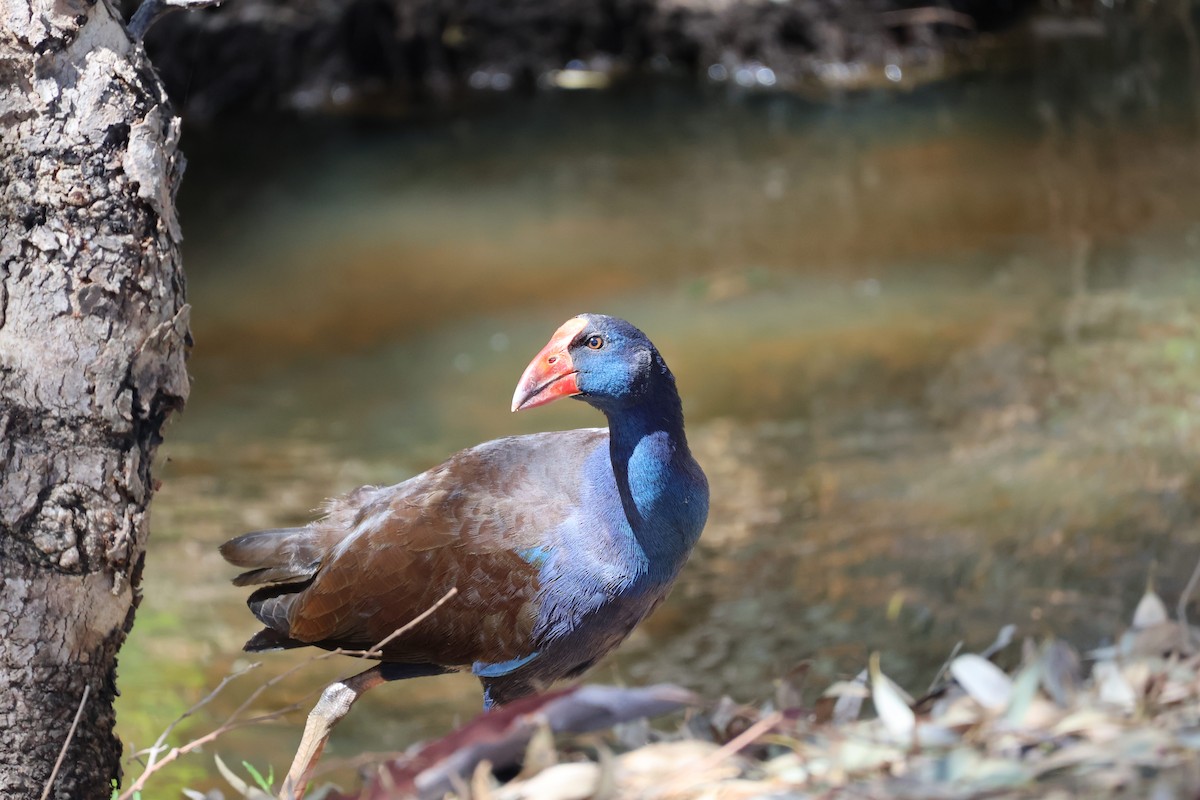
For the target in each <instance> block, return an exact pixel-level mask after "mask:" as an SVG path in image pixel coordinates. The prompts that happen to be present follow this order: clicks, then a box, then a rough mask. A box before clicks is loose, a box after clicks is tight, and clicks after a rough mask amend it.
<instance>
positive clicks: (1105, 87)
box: [118, 0, 1200, 796]
mask: <svg viewBox="0 0 1200 800" xmlns="http://www.w3.org/2000/svg"><path fill="white" fill-rule="evenodd" d="M1196 11H1197V9H1196V8H1195V7H1194V6H1193V4H1192V3H1191V2H1186V1H1181V2H1156V3H1155V2H1135V1H1134V0H1102V1H1098V2H1095V3H1089V2H1083V3H1069V2H1045V3H1037V2H1032V1H1030V2H1016V0H1013V1H1012V2H1008V3H1003V2H988V3H983V2H975V3H972V2H950V3H928V4H927V5H922V4H920V3H911V2H890V1H889V0H878V1H877V2H869V1H868V0H857V1H855V0H822V1H821V2H811V1H807V0H780V1H779V2H759V1H758V0H612V2H605V3H593V2H584V1H583V0H523V1H522V2H517V3H505V4H500V3H491V2H483V1H482V0H480V1H479V2H471V0H442V1H441V2H435V1H434V0H422V2H403V1H402V0H374V1H373V2H363V1H359V2H350V3H340V2H333V0H328V1H326V0H306V1H305V2H300V3H295V2H292V3H283V2H264V1H263V0H238V1H236V2H234V1H231V2H229V3H228V4H227V5H226V6H225V7H223V8H219V9H214V10H210V11H204V12H199V13H193V14H177V15H174V16H171V17H168V18H166V19H164V20H163V21H162V22H160V23H159V24H158V25H157V26H156V27H155V28H154V29H153V30H152V31H151V33H150V35H149V36H148V39H147V46H148V47H149V48H150V50H151V52H152V54H153V58H154V60H155V62H156V64H157V65H158V68H159V69H160V70H161V71H162V73H163V75H164V77H165V80H166V81H167V84H168V88H169V91H170V92H171V94H172V97H173V100H174V102H175V103H176V106H177V109H178V110H179V111H180V112H181V113H182V114H183V116H184V130H185V134H184V140H183V148H184V150H185V152H186V154H187V157H188V160H189V166H188V171H187V175H186V178H185V180H184V184H183V189H182V191H181V193H180V196H179V205H180V212H181V213H180V216H181V220H182V223H183V227H184V234H185V244H184V258H185V266H186V269H187V272H188V278H189V290H190V292H189V294H190V301H191V303H192V306H193V316H192V320H193V331H194V335H195V341H196V346H195V350H194V352H193V354H192V358H191V362H190V371H191V373H192V375H193V387H192V396H191V399H190V400H189V403H188V407H187V410H186V412H185V413H184V414H183V415H182V416H181V417H180V418H179V419H177V420H176V421H175V423H174V425H173V426H172V428H171V429H170V431H169V433H168V436H167V440H166V442H165V444H164V445H163V446H162V448H161V451H160V452H161V463H160V465H159V467H158V477H159V478H160V479H161V480H162V489H161V491H160V492H159V494H158V495H157V497H156V499H155V503H154V515H153V535H152V538H151V542H150V550H149V555H148V559H147V569H146V573H145V581H144V590H145V598H144V600H143V602H142V604H141V607H140V609H139V611H138V617H137V625H136V627H135V628H134V630H133V633H132V635H131V637H130V640H129V643H128V644H127V645H126V647H125V649H124V650H123V651H122V654H121V659H120V667H119V676H120V685H121V688H122V697H121V699H120V702H119V705H118V712H119V728H120V731H119V732H120V734H121V736H122V737H123V739H124V740H125V741H126V742H127V744H128V745H129V746H130V747H131V749H132V748H141V747H146V746H148V745H150V744H151V743H152V742H153V740H154V739H155V738H156V737H157V736H158V734H159V733H160V732H161V731H162V730H163V728H164V727H165V726H166V725H167V724H168V723H169V722H171V720H173V719H174V718H175V717H176V716H178V715H179V714H180V713H181V712H183V711H184V710H185V709H186V708H187V707H189V706H190V705H192V704H193V703H195V702H196V701H197V700H199V699H200V698H202V697H203V696H204V695H206V694H207V693H208V692H209V691H210V690H211V689H212V688H214V687H215V686H216V685H217V684H218V683H219V682H220V680H221V678H222V677H223V676H225V675H226V674H228V673H229V672H230V671H232V670H235V669H239V668H241V667H244V666H245V665H246V664H248V663H250V660H249V659H248V658H247V656H246V654H243V653H241V652H240V648H241V645H242V643H243V642H244V640H245V639H246V638H247V637H248V636H249V635H250V634H251V633H252V632H253V631H254V630H255V629H256V628H257V624H256V623H255V622H254V620H253V619H252V618H251V616H250V614H249V613H248V612H247V611H246V609H245V606H244V599H245V594H246V591H245V590H242V589H236V588H234V587H232V586H230V585H229V579H230V578H231V577H232V576H233V574H234V573H235V570H234V569H233V568H231V567H229V566H227V565H226V564H225V563H224V562H223V561H222V560H221V558H220V556H219V555H218V553H217V551H216V546H217V545H218V544H219V543H220V542H222V541H224V540H225V539H227V538H229V537H231V536H234V535H237V534H239V533H242V532H244V531H247V530H252V529H257V528H263V527H276V526H285V525H294V524H302V523H304V522H305V521H307V520H309V519H311V517H312V515H313V509H315V508H316V507H317V506H318V505H320V503H321V502H322V500H323V499H324V498H326V497H328V496H330V495H333V494H337V493H340V492H343V491H346V490H348V489H351V488H353V487H355V486H358V485H360V484H363V483H394V482H397V481H400V480H403V479H405V478H407V477H409V476H411V475H414V474H416V473H418V472H420V471H422V470H424V469H426V468H428V467H429V466H432V465H434V464H436V463H438V462H440V461H441V460H442V459H444V458H445V457H446V456H447V455H449V454H450V453H451V452H453V451H455V450H457V449H459V448H462V447H466V446H470V445H472V444H475V443H477V442H479V441H482V440H485V439H489V438H495V437H498V436H503V435H508V434H513V433H522V432H531V431H538V430H548V429H553V428H565V427H576V426H590V425H595V424H599V422H600V418H599V417H598V415H597V414H596V413H595V412H593V411H592V410H590V409H589V408H587V407H586V406H584V405H583V404H572V403H560V404H555V405H554V406H551V407H549V408H546V409H539V410H537V411H535V412H531V413H525V414H519V415H512V414H510V413H509V411H508V403H509V398H510V397H511V394H512V391H513V387H514V385H515V383H516V380H517V378H518V376H519V375H520V373H521V370H522V369H523V368H524V366H525V364H526V363H527V362H528V360H529V359H530V358H531V357H532V356H533V354H534V353H536V352H537V350H538V349H539V348H540V347H541V345H542V344H544V342H545V341H546V339H547V338H548V337H549V335H550V334H551V333H552V332H553V331H554V329H555V328H556V327H557V326H558V325H559V324H560V323H561V322H562V321H563V320H565V319H566V318H567V317H569V316H572V315H574V314H576V313H579V312H583V311H594V312H603V313H608V314H615V315H619V316H623V317H626V318H628V319H630V320H631V321H633V322H634V323H635V324H637V325H638V326H639V327H641V328H643V329H644V330H645V331H646V332H647V333H648V334H649V335H650V337H651V338H652V339H653V340H654V341H655V343H656V344H657V345H658V346H659V348H660V349H661V351H662V352H663V354H664V356H665V357H666V359H667V360H668V362H669V363H670V364H671V366H672V368H673V370H674V371H675V373H676V375H677V376H678V379H679V384H680V388H681V392H682V395H683V400H684V407H685V412H686V415H687V422H688V432H689V438H690V440H691V442H692V446H693V449H694V450H695V452H696V455H697V457H698V458H699V460H700V461H701V463H702V464H703V466H704V468H705V470H706V471H707V473H708V475H709V479H710V482H711V484H712V490H713V496H712V512H711V515H710V522H709V525H708V528H707V530H706V532H705V535H704V538H703V539H702V541H701V544H700V546H699V551H698V552H697V553H696V555H695V557H694V558H693V560H692V562H691V563H690V564H689V566H688V568H687V569H686V571H685V573H684V575H683V577H682V578H681V580H680V582H679V584H678V585H677V587H676V589H675V591H674V593H673V594H672V596H671V598H670V600H669V601H668V602H667V603H666V604H665V605H664V606H663V607H662V608H661V609H660V610H659V611H658V612H657V613H656V614H655V615H654V617H653V618H652V619H651V620H649V621H648V622H647V623H646V624H645V625H644V626H643V627H642V628H640V629H639V631H638V632H637V633H635V635H634V636H633V637H632V638H631V640H630V641H629V642H628V643H627V644H626V645H625V646H624V647H623V648H622V649H621V650H620V652H619V653H618V654H617V655H616V656H615V657H614V658H611V659H609V660H607V661H606V662H604V663H603V664H602V665H601V666H599V667H597V668H596V669H595V670H594V671H593V672H592V673H591V680H595V681H603V682H618V683H629V684H646V683H650V682H655V681H672V682H676V683H680V684H683V685H686V686H689V687H692V688H695V689H697V690H699V691H701V692H703V693H704V694H705V695H706V696H709V697H717V696H720V695H722V694H728V695H730V696H732V697H734V698H736V699H738V700H741V701H747V702H757V701H761V700H763V699H764V698H768V697H770V696H771V695H772V693H773V692H774V685H773V681H775V680H776V679H777V678H779V677H781V676H784V675H786V674H788V673H789V672H790V671H791V670H793V668H795V667H796V666H797V665H798V664H801V663H804V662H807V663H808V665H809V678H808V687H809V690H810V691H811V692H812V693H816V692H819V691H820V690H821V689H823V688H824V687H825V686H827V685H828V684H829V683H830V682H831V681H833V680H835V679H838V678H842V677H846V676H852V675H854V674H856V673H857V672H858V671H859V670H860V669H862V668H863V667H864V665H865V662H866V658H867V654H868V653H869V652H870V651H872V650H880V651H882V652H883V654H884V655H883V663H884V667H885V669H886V670H887V671H888V674H889V675H891V676H892V677H894V678H896V679H897V680H898V681H899V682H900V683H902V684H906V685H908V686H910V688H911V687H914V686H915V687H919V686H922V685H925V684H926V683H927V682H928V681H929V680H930V679H931V678H932V677H933V673H934V671H935V670H936V669H937V667H938V666H939V665H940V664H941V663H942V661H943V660H944V659H945V657H946V656H947V654H948V653H949V652H950V651H951V649H952V648H953V647H954V646H955V645H956V643H958V642H962V643H963V646H964V647H966V648H967V649H980V648H982V647H984V646H986V644H987V643H988V642H990V641H991V640H992V638H993V637H994V636H995V633H996V631H997V630H998V629H999V628H1000V627H1001V626H1002V625H1005V624H1007V623H1015V624H1016V625H1017V626H1018V628H1019V631H1020V633H1021V634H1023V635H1028V636H1034V637H1041V636H1046V635H1051V634H1053V635H1057V636H1061V637H1064V638H1066V639H1068V640H1069V641H1071V642H1072V643H1073V644H1075V645H1076V646H1078V647H1080V648H1083V649H1087V648H1089V647H1093V646H1097V645H1101V644H1103V643H1104V639H1105V637H1106V636H1110V635H1111V633H1112V631H1114V630H1117V629H1119V627H1120V624H1121V620H1125V619H1127V618H1128V617H1129V615H1130V613H1131V611H1132V608H1133V606H1134V605H1135V603H1136V601H1137V598H1138V596H1139V595H1140V594H1141V592H1142V590H1143V588H1144V587H1145V585H1146V580H1147V575H1148V574H1150V573H1152V572H1155V566H1154V565H1156V564H1157V570H1156V572H1155V574H1156V580H1157V585H1158V588H1159V590H1160V592H1161V593H1162V594H1163V595H1164V596H1165V597H1167V598H1168V601H1173V599H1174V598H1175V597H1176V596H1177V595H1178V593H1179V592H1180V590H1181V589H1182V587H1183V585H1184V583H1185V582H1186V581H1187V578H1188V575H1189V574H1190V572H1191V567H1192V565H1193V564H1194V563H1195V561H1196V558H1197V556H1200V536H1198V535H1197V513H1198V511H1200V468H1198V467H1197V461H1196V457H1195V456H1196V453H1197V449H1198V446H1200V415H1198V412H1200V265H1198V256H1200V158H1198V156H1200V138H1198V134H1200V50H1198V49H1197V37H1196V32H1195V30H1196V29H1195V27H1194V23H1195V18H1196ZM308 656H309V654H308V653H305V652H290V653H275V654H265V655H262V656H259V657H256V658H255V659H254V660H256V661H261V662H262V664H263V666H262V667H260V668H259V669H258V670H256V671H255V672H254V673H253V674H252V675H249V676H246V677H244V678H241V679H240V680H239V681H238V682H236V683H234V684H233V685H232V686H231V687H229V688H228V689H227V690H226V691H225V692H223V693H222V694H221V695H220V696H219V697H218V698H217V699H216V700H214V701H213V702H212V703H210V704H208V705H207V706H205V707H204V708H203V709H201V710H200V711H199V712H198V713H197V714H196V715H195V716H194V717H192V718H190V719H189V720H188V721H186V722H185V723H184V724H183V726H181V728H180V730H179V732H178V733H177V734H176V736H175V738H177V739H179V740H180V741H183V740H186V738H188V737H189V736H191V735H199V734H201V733H205V732H207V731H208V730H210V729H212V728H213V727H215V726H216V725H217V724H219V723H220V722H221V721H223V720H224V719H225V718H226V717H227V716H228V714H229V713H230V712H231V711H232V710H233V709H234V708H235V707H236V706H237V704H238V703H240V702H241V701H242V699H244V698H245V697H246V696H247V695H248V694H249V693H250V692H251V691H252V690H253V689H254V688H255V687H256V686H258V685H259V684H261V682H262V681H263V680H265V679H266V678H268V677H269V676H271V675H277V674H279V673H281V672H283V671H284V670H286V669H288V668H289V667H291V666H293V665H295V664H297V663H299V662H300V661H303V660H305V659H306V658H308ZM358 667H359V665H357V664H355V663H351V662H350V661H348V660H346V659H335V660H328V661H324V662H322V663H319V664H313V665H311V666H309V667H307V668H305V669H304V670H303V671H301V672H299V673H298V674H296V675H293V676H291V677H289V678H288V679H287V680H285V681H282V682H281V683H280V684H279V685H277V686H275V687H273V688H272V690H271V691H270V692H268V693H267V694H266V695H265V696H264V697H263V698H262V699H261V700H260V701H259V702H257V703H256V705H255V707H256V708H258V709H260V710H264V711H265V710H270V709H272V708H278V707H282V706H285V705H287V704H289V703H292V702H297V701H299V702H302V703H303V704H305V705H306V706H307V704H308V703H310V702H311V701H312V700H313V699H314V696H313V693H314V692H316V691H319V689H320V688H321V687H322V686H323V685H324V684H325V683H326V682H327V681H328V680H331V679H333V678H335V677H338V676H341V675H346V674H350V673H352V672H355V671H357V670H358ZM479 707H480V696H479V689H478V684H477V683H476V682H475V680H474V679H472V678H469V677H461V676H455V677H443V678H433V679H424V680H419V681H411V682H407V683H402V684H395V685H391V686H388V687H386V688H383V689H380V690H378V691H377V692H373V693H371V696H370V697H369V698H368V699H367V700H366V701H364V702H363V703H362V704H360V705H359V706H358V707H356V709H355V711H354V713H353V714H351V715H350V716H349V718H348V719H347V720H346V722H345V723H344V724H343V725H342V726H341V727H339V728H338V730H337V732H336V733H335V734H334V737H333V739H332V742H331V746H330V750H329V752H328V756H330V757H331V758H328V759H327V760H328V761H330V762H336V760H337V759H338V758H339V757H343V758H345V757H350V756H356V755H358V754H361V753H363V752H364V751H392V750H399V749H403V748H405V747H407V746H408V745H410V744H412V743H413V742H415V741H417V740H420V739H423V738H428V737H431V736H435V735H438V734H439V733H442V732H444V731H445V730H447V729H448V728H449V727H450V726H451V725H453V724H454V723H455V722H456V721H461V720H465V719H467V718H469V717H470V716H473V715H474V714H475V713H477V711H478V710H479ZM304 713H305V712H298V713H295V714H293V715H291V716H290V717H289V718H288V719H287V720H286V721H282V722H280V723H277V724H274V725H269V726H259V727H254V728H249V729H244V730H240V731H236V732H234V733H232V734H230V735H229V736H228V737H226V738H223V739H222V740H220V741H219V742H218V743H217V744H216V746H215V748H210V752H211V750H212V749H215V751H216V752H218V753H226V754H235V755H234V756H231V759H230V760H232V761H237V760H239V759H241V758H245V759H247V760H249V761H251V762H252V763H254V764H255V765H256V766H257V767H259V768H260V769H261V770H262V771H263V772H264V773H265V772H266V768H267V765H272V766H273V767H274V768H275V770H276V772H277V773H280V772H282V771H283V770H285V769H286V767H287V765H288V763H289V762H290V759H291V754H292V751H293V749H294V747H295V744H296V742H297V741H298V739H299V734H300V726H301V724H302V721H303V717H304ZM211 763H212V762H211V759H210V758H209V756H207V755H201V756H192V757H188V758H186V759H183V760H182V761H181V762H180V763H179V764H178V765H177V766H176V767H174V768H173V769H172V770H171V771H170V773H168V774H164V775H160V776H159V777H157V778H156V779H155V784H154V785H155V786H156V787H157V789H156V792H155V796H172V791H173V787H175V786H182V785H188V786H192V787H194V788H204V787H206V786H209V785H214V783H213V781H214V777H213V775H214V770H213V768H212V766H211ZM135 771H136V770H135ZM347 774H348V772H347V769H346V768H345V767H343V769H342V770H341V772H335V775H334V777H339V776H341V777H345V776H346V775H347ZM160 793H161V795H160Z"/></svg>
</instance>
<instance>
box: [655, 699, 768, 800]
mask: <svg viewBox="0 0 1200 800" xmlns="http://www.w3.org/2000/svg"><path fill="white" fill-rule="evenodd" d="M782 721H783V712H782V711H774V712H772V713H770V714H768V715H767V716H765V717H763V718H762V719H760V720H759V721H758V722H756V723H754V724H753V725H751V726H750V727H749V728H746V730H744V731H742V732H741V733H739V734H738V735H737V736H735V737H733V738H732V739H730V740H729V741H728V742H726V743H725V744H724V745H722V746H721V749H719V750H717V751H716V752H714V753H712V754H711V755H709V756H708V757H707V758H705V759H704V760H703V761H701V762H699V763H689V764H687V765H686V770H687V774H686V775H685V774H682V773H683V770H682V769H681V770H680V773H681V774H679V775H678V776H676V778H675V779H674V780H672V781H668V782H667V784H666V786H664V787H663V788H662V790H661V791H659V792H657V793H656V794H658V795H669V794H671V793H672V792H676V791H680V790H681V789H682V788H683V787H685V786H688V785H689V784H690V783H692V782H695V781H696V780H703V776H704V774H705V773H706V772H708V771H709V770H711V769H712V768H713V767H715V766H717V765H718V764H720V763H721V762H722V761H724V760H725V759H727V758H731V757H733V756H735V755H737V754H738V753H739V752H741V751H742V750H745V749H746V748H747V747H749V746H750V745H751V744H753V742H754V740H755V739H758V738H760V737H761V736H763V735H765V734H766V733H768V732H769V731H770V730H771V729H772V728H774V727H775V726H776V725H778V724H779V723H780V722H782Z"/></svg>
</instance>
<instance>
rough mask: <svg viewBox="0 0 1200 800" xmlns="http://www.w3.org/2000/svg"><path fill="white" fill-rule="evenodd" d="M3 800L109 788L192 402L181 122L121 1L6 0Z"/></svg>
mask: <svg viewBox="0 0 1200 800" xmlns="http://www.w3.org/2000/svg"><path fill="white" fill-rule="evenodd" d="M0 127H2V131H0V132H2V133H3V136H2V137H0V796H2V797H4V798H38V797H40V796H41V792H42V789H43V787H44V785H45V783H46V781H47V779H48V778H49V776H50V774H51V770H52V768H53V765H54V762H55V760H56V758H57V757H58V754H59V751H60V749H61V748H62V746H63V744H64V742H66V741H67V737H68V729H69V728H70V727H71V721H72V719H73V718H74V716H75V712H76V709H77V708H78V707H79V704H80V699H81V697H82V695H83V691H84V687H89V688H90V697H89V698H88V701H87V703H86V706H85V707H84V708H83V711H82V716H81V718H80V721H79V726H78V729H77V730H76V731H75V732H74V735H73V738H71V740H70V747H69V749H68V750H67V752H66V758H65V761H64V763H63V766H62V769H61V770H60V772H59V774H58V777H57V779H56V781H55V784H54V791H53V793H52V796H53V797H56V798H96V799H97V800H105V798H108V797H109V796H110V794H111V791H112V787H111V785H110V783H111V781H112V779H114V778H117V777H119V775H120V756H121V743H120V742H119V741H118V739H117V738H116V736H115V735H114V733H113V723H114V716H113V707H112V703H113V698H114V697H115V695H116V685H115V679H116V656H117V650H118V649H119V648H120V646H121V644H122V642H123V641H124V640H125V635H126V633H127V631H128V630H129V627H130V625H131V624H132V622H133V612H134V609H135V608H136V606H137V603H138V599H139V591H138V584H139V580H140V577H141V569H142V563H143V557H144V550H145V544H146V536H147V531H148V518H147V506H148V504H149V502H150V497H151V495H152V494H153V491H154V484H153V480H152V478H151V475H150V467H151V463H152V460H153V457H154V452H155V449H156V447H157V445H158V442H159V441H160V433H161V430H162V426H163V423H164V421H165V419H166V418H167V416H168V415H169V414H170V412H171V411H172V410H174V409H177V408H180V407H181V406H182V405H183V402H184V400H185V399H186V397H187V393H188V378H187V373H186V370H185V364H184V361H185V358H186V355H187V350H188V347H189V346H190V343H191V341H190V335H189V333H188V307H187V305H185V303H184V279H183V271H182V269H181V266H180V258H179V241H180V235H179V225H178V222H177V220H176V217H175V211H174V194H175V189H176V186H177V185H178V182H179V177H180V174H181V173H182V168H183V158H182V156H181V155H180V154H179V153H178V152H177V150H176V143H177V140H178V133H179V121H178V119H176V118H174V117H173V116H172V113H171V111H170V109H169V108H168V106H167V103H166V99H165V94H164V92H163V89H162V86H161V85H160V83H159V81H158V79H157V77H156V76H155V74H154V72H153V70H152V69H151V68H150V65H149V62H148V60H147V58H146V55H145V52H144V50H143V49H142V47H141V45H140V44H136V43H134V42H132V41H131V40H130V38H129V36H128V34H127V33H126V31H125V29H124V27H123V26H122V25H121V23H120V22H119V21H118V20H117V19H116V17H115V15H114V12H113V11H112V8H111V7H110V6H109V5H108V3H107V0H101V1H100V2H99V3H97V2H95V0H90V1H89V0H0Z"/></svg>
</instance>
